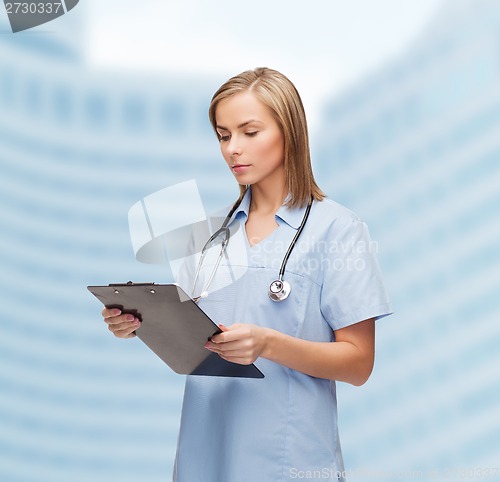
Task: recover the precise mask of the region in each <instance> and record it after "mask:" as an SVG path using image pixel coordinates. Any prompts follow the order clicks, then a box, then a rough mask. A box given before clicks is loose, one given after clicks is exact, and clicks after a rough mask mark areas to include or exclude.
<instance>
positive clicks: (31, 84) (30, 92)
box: [24, 77, 42, 115]
mask: <svg viewBox="0 0 500 482" xmlns="http://www.w3.org/2000/svg"><path fill="white" fill-rule="evenodd" d="M24 104H25V108H26V112H28V113H29V114H30V115H38V114H40V113H41V110H42V89H41V85H40V81H39V80H38V79H36V78H34V77H31V78H27V79H26V85H25V91H24Z"/></svg>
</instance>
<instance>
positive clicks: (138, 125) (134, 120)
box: [123, 97, 147, 132]
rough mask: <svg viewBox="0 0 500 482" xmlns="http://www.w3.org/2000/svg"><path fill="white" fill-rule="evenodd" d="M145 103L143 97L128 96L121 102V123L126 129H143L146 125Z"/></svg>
mask: <svg viewBox="0 0 500 482" xmlns="http://www.w3.org/2000/svg"><path fill="white" fill-rule="evenodd" d="M146 117H147V116H146V104H145V101H144V99H141V98H139V97H129V98H126V99H124V103H123V123H124V125H125V128H126V129H127V130H128V131H132V132H137V131H139V130H144V128H145V125H146Z"/></svg>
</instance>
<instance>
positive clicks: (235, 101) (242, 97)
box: [215, 92, 274, 127]
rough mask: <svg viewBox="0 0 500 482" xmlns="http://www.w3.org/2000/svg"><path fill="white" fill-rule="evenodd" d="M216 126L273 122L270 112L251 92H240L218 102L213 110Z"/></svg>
mask: <svg viewBox="0 0 500 482" xmlns="http://www.w3.org/2000/svg"><path fill="white" fill-rule="evenodd" d="M215 119H216V121H217V124H218V125H221V126H224V127H234V126H237V125H239V124H241V123H243V122H247V121H248V120H250V119H254V120H256V121H261V122H274V117H273V115H272V112H271V110H270V109H269V108H268V107H267V106H266V105H265V104H263V103H262V102H261V101H260V100H259V99H258V98H257V97H256V96H255V95H254V94H253V93H252V92H240V93H238V94H235V95H232V96H231V97H228V98H227V99H224V100H222V101H220V102H219V103H218V105H217V108H216V109H215Z"/></svg>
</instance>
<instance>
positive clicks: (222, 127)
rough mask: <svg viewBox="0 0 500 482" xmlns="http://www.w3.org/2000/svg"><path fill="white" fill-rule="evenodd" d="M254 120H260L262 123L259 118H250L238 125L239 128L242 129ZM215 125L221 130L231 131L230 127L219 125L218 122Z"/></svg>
mask: <svg viewBox="0 0 500 482" xmlns="http://www.w3.org/2000/svg"><path fill="white" fill-rule="evenodd" d="M252 122H259V123H261V122H260V121H258V120H255V119H250V120H248V121H246V122H243V123H241V124H240V125H239V126H238V129H242V128H243V127H245V126H247V125H248V124H251V123H252ZM215 127H216V128H217V129H221V130H223V131H229V129H228V128H227V127H224V126H220V125H218V124H217V125H216V126H215Z"/></svg>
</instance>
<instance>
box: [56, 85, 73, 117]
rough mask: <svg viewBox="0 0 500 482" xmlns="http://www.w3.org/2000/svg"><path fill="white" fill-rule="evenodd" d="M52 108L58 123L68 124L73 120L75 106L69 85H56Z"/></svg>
mask: <svg viewBox="0 0 500 482" xmlns="http://www.w3.org/2000/svg"><path fill="white" fill-rule="evenodd" d="M52 108H53V112H54V117H55V119H56V121H57V122H58V123H60V124H66V123H68V122H70V121H71V117H72V114H73V108H74V106H73V98H72V95H71V91H70V89H69V88H68V87H67V86H62V85H60V86H58V87H56V90H55V91H54V95H53V104H52Z"/></svg>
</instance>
